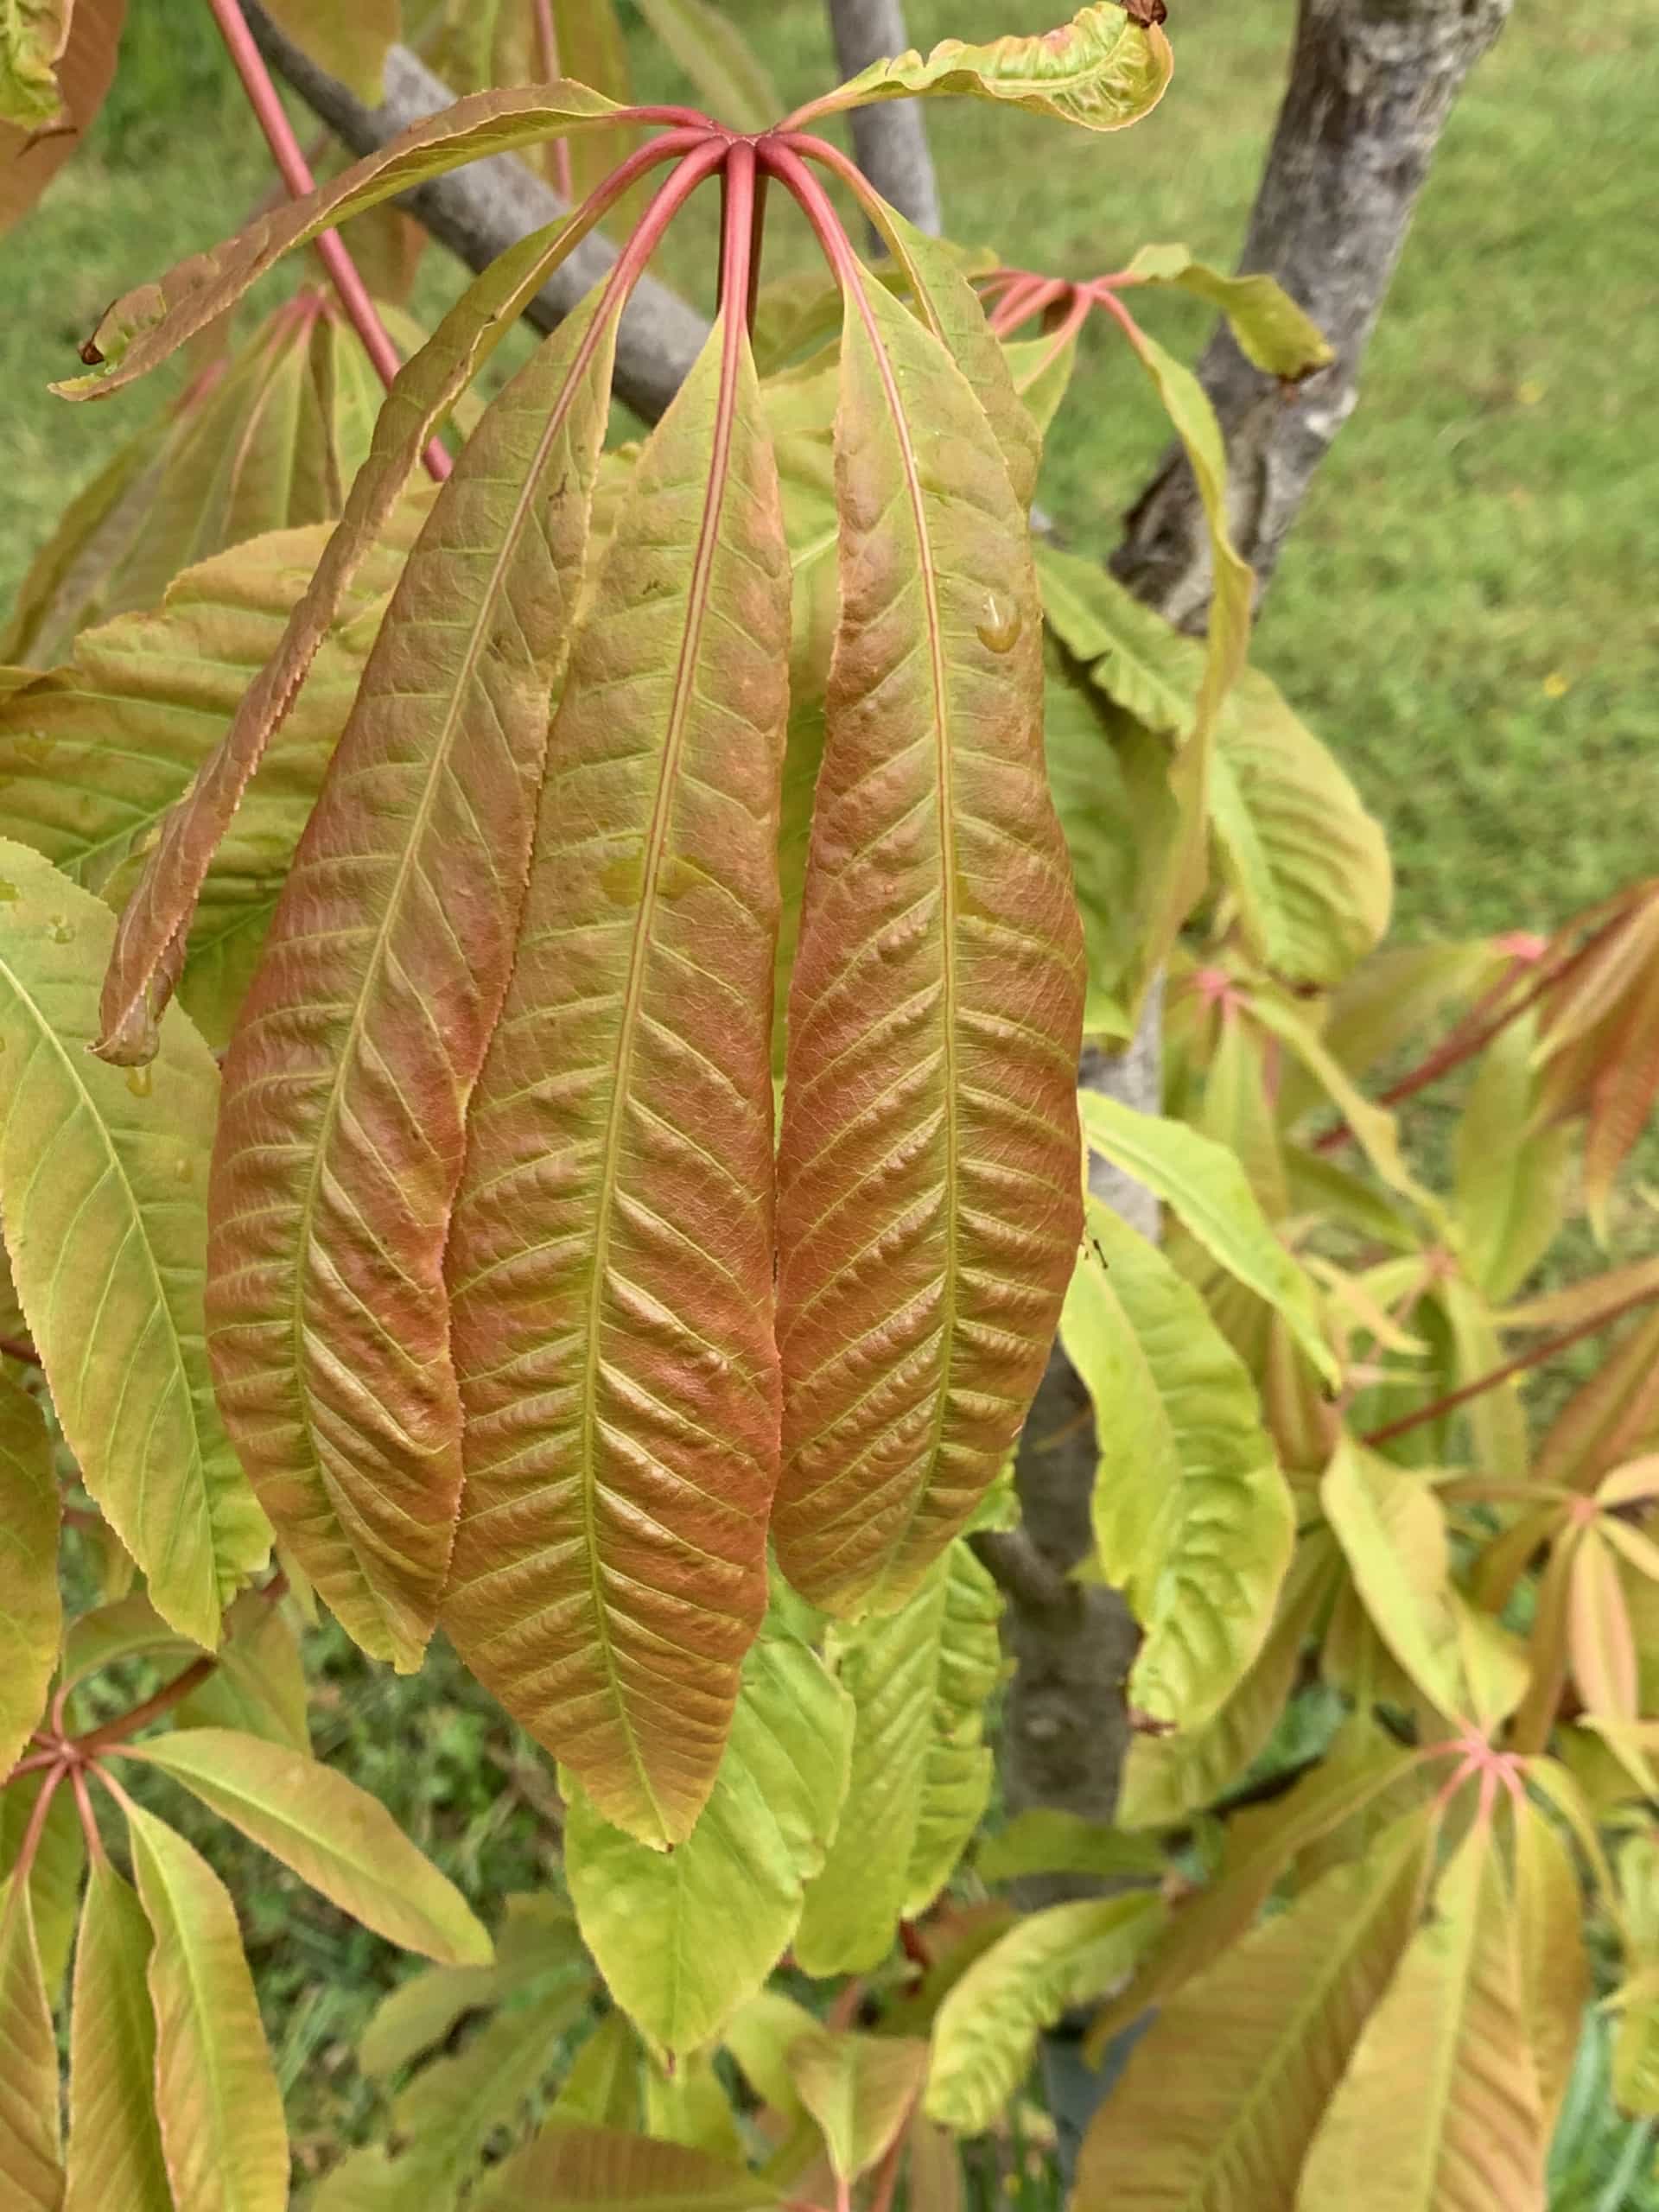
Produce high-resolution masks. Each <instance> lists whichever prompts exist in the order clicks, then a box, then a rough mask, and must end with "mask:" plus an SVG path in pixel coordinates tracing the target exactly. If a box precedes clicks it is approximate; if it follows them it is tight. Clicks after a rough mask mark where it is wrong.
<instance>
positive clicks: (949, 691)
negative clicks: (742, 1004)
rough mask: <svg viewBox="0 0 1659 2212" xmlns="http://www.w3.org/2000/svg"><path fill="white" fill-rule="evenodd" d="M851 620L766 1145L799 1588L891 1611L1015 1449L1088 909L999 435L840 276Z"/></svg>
mask: <svg viewBox="0 0 1659 2212" xmlns="http://www.w3.org/2000/svg"><path fill="white" fill-rule="evenodd" d="M836 472H837V483H838V486H839V489H840V498H841V512H842V542H841V563H842V620H841V629H840V632H839V635H838V637H837V639H836V649H835V657H834V660H833V663H832V666H831V671H830V682H829V701H828V709H827V724H826V733H825V741H824V751H823V766H822V768H821V770H820V772H819V776H818V784H817V810H816V813H815V816H814V819H813V826H812V841H811V846H810V852H809V855H808V861H807V874H806V887H805V895H804V906H803V912H802V917H801V929H800V941H799V946H798V951H797V955H796V961H795V969H794V975H793V977H792V980H791V993H790V1007H789V1054H788V1070H787V1077H786V1081H785V1092H784V1109H783V1128H782V1136H781V1141H780V1151H779V1169H778V1173H779V1340H780V1344H781V1346H782V1351H783V1357H784V1372H785V1437H784V1448H785V1472H784V1479H783V1482H782V1484H781V1486H780V1489H779V1499H778V1505H777V1509H776V1511H775V1513H774V1517H773V1535H774V1539H775V1541H776V1543H777V1546H778V1554H779V1562H780V1564H781V1566H782V1567H783V1569H784V1572H785V1574H786V1575H787V1576H788V1578H789V1580H791V1582H792V1583H793V1584H794V1585H795V1586H796V1587H797V1588H798V1589H799V1590H800V1591H801V1592H802V1593H803V1595H804V1596H805V1597H807V1598H809V1599H811V1600H812V1602H813V1603H814V1604H817V1605H823V1606H825V1607H827V1608H834V1609H835V1610H836V1611H843V1612H849V1613H851V1612H855V1611H858V1610H859V1609H861V1607H863V1606H864V1605H868V1604H872V1603H874V1604H875V1605H878V1606H879V1607H881V1608H884V1609H887V1610H892V1609H893V1608H894V1607H895V1606H897V1605H900V1604H902V1603H903V1602H904V1600H905V1599H906V1597H907V1596H908V1595H909V1594H910V1592H912V1591H913V1590H914V1588H915V1587H916V1586H917V1584H918V1581H919V1580H920V1579H921V1577H922V1576H923V1575H924V1574H925V1572H926V1570H927V1567H928V1566H929V1564H930V1563H931V1560H933V1559H935V1558H936V1557H937V1556H938V1554H939V1553H940V1551H941V1550H943V1548H944V1546H945V1544H946V1543H947V1542H948V1541H950V1537H951V1536H952V1535H955V1534H956V1532H957V1530H958V1529H960V1528H961V1527H962V1526H963V1522H965V1521H966V1520H967V1518H968V1516H969V1514H970V1513H971V1511H972V1510H973V1508H974V1505H975V1503H976V1501H977V1500H978V1498H979V1497H981V1496H982V1493H983V1492H984V1491H985V1490H986V1489H987V1488H988V1485H989V1484H990V1483H991V1482H992V1481H993V1480H994V1479H995V1476H996V1473H997V1471H998V1470H999V1469H1000V1467H1001V1464H1002V1461H1003V1459H1004V1458H1005V1456H1006V1454H1007V1449H1008V1447H1009V1446H1010V1445H1011V1444H1012V1442H1013V1440H1014V1435H1015V1433H1017V1431H1018V1428H1019V1426H1020V1421H1021V1420H1022V1419H1023V1418H1024V1415H1025V1413H1026V1410H1027V1406H1028V1405H1029V1403H1030V1400H1031V1396H1032V1394H1033V1391H1034V1389H1035V1388H1036V1385H1037V1382H1038V1379H1039V1376H1040V1374H1041V1372H1042V1367H1043V1363H1044V1360H1045V1359H1046V1356H1047V1350H1048V1345H1049V1343H1050V1341H1051V1338H1052V1330H1053V1325H1054V1321H1055V1319H1056V1317H1057V1314H1058V1306H1059V1304H1060V1301H1061V1300H1062V1299H1063V1297H1064V1294H1065V1279H1066V1276H1067V1274H1069V1272H1070V1269H1071V1259H1072V1255H1073V1253H1074V1252H1075V1249H1076V1242H1077V1206H1078V1173H1077V1153H1076V1149H1075V1146H1076V1109H1075V1104H1074V1103H1073V1102H1074V1097H1075V1081H1076V1063H1077V1044H1078V1039H1079V1034H1080V1029H1081V1020H1082V995H1083V959H1082V944H1081V933H1080V931H1079V927H1078V923H1077V910H1076V906H1075V903H1074V901H1073V899H1072V894H1071V873H1070V869H1069V867H1068V865H1067V861H1066V855H1065V843H1064V841H1063V839H1062V837H1061V835H1060V830H1059V825H1058V821H1057V819H1056V817H1055V814H1054V810H1053V805H1052V801H1051V799H1050V798H1049V793H1048V788H1047V782H1046V775H1045V772H1044V765H1043V754H1042V728H1041V708H1042V685H1041V676H1042V668H1041V639H1040V620H1039V609H1038V602H1037V596H1036V587H1035V581H1034V576H1033V570H1032V568H1031V563H1030V554H1029V547H1028V538H1027V530H1026V524H1025V518H1024V515H1023V512H1021V509H1020V505H1019V502H1018V499H1016V497H1015V495H1014V491H1013V489H1012V487H1011V486H1010V482H1009V478H1008V474H1007V467H1006V465H1005V462H1004V460H1003V456H1002V453H1001V448H1000V447H999V444H998V442H997V440H996V437H995V433H994V431H993V430H992V428H991V425H990V424H989V423H988V420H987V418H986V416H985V415H984V414H983V412H982V410H981V408H980V406H979V404H978V403H977V401H976V398H975V396H974V394H973V392H972V391H971V390H970V389H969V385H968V384H967V383H966V382H965V380H964V379H963V376H962V374H961V372H960V371H959V370H957V368H956V366H955V365H954V364H953V363H952V361H951V360H950V357H949V355H948V354H947V353H946V352H945V350H944V347H943V346H941V344H940V343H939V341H938V340H937V339H936V338H935V337H934V336H933V335H932V334H931V333H930V332H929V331H927V330H925V329H924V328H923V327H921V325H920V324H918V322H917V321H916V320H915V319H914V317H912V315H910V314H909V313H908V312H907V311H906V309H905V308H901V307H900V306H899V305H898V304H897V303H896V302H893V300H892V299H891V298H890V297H889V296H888V295H887V292H886V291H885V289H882V288H881V287H880V286H878V285H875V284H874V283H870V282H868V280H867V279H865V278H864V277H862V276H861V275H860V276H859V277H857V278H856V280H850V279H849V292H848V310H847V321H846V330H845V334H844V336H843V340H842V395H841V403H840V409H839V412H838V416H837V423H836Z"/></svg>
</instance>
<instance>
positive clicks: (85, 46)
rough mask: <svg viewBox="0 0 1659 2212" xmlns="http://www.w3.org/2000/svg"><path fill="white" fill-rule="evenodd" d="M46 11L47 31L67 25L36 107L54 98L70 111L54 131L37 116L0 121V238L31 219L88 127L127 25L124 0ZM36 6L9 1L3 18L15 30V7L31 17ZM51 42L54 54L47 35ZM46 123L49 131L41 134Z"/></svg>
mask: <svg viewBox="0 0 1659 2212" xmlns="http://www.w3.org/2000/svg"><path fill="white" fill-rule="evenodd" d="M44 4H45V10H46V12H45V17H44V20H45V22H46V24H47V25H48V27H49V26H50V25H51V22H52V19H53V16H54V14H55V15H56V16H59V17H60V19H63V18H67V22H68V40H67V44H65V45H63V46H62V47H61V48H60V50H59V51H58V52H56V53H54V55H53V57H52V63H51V68H50V77H51V89H50V90H49V91H48V90H44V89H41V90H40V91H39V92H38V95H37V101H36V105H38V102H39V99H53V100H54V104H55V105H58V106H59V107H60V109H61V110H64V111H67V117H66V118H65V120H64V121H62V122H61V123H59V124H55V125H53V124H51V123H50V118H48V117H45V116H41V115H38V114H37V115H36V116H35V117H34V118H29V117H28V116H26V115H22V114H18V115H15V116H13V117H9V118H0V232H3V231H8V230H10V227H11V226H12V225H13V224H14V223H15V222H16V220H17V219H18V217H19V216H20V215H23V214H26V213H28V212H29V209H30V208H31V207H33V206H34V205H35V201H36V200H38V199H39V198H40V196H41V193H42V192H44V191H45V189H46V188H47V186H48V184H50V182H51V181H52V179H53V178H54V176H55V175H57V172H58V171H59V169H60V168H62V166H63V164H64V163H65V162H67V160H68V158H69V156H70V155H71V154H73V152H74V151H75V149H77V147H79V145H80V144H81V143H82V142H83V140H84V139H85V137H86V133H87V131H88V130H90V129H91V128H92V119H93V118H94V117H95V116H96V115H97V113H98V111H99V108H101V107H102V106H103V105H104V95H105V92H108V91H109V89H110V81H111V78H113V76H114V75H115V58H116V51H117V49H118V47H119V45H120V43H121V27H122V24H123V23H124V22H125V20H126V13H127V9H126V0H68V4H67V6H66V5H65V4H64V0H44ZM39 6H40V0H8V4H7V7H6V15H7V16H8V17H10V18H12V19H13V22H12V26H11V28H12V29H13V30H14V31H15V30H16V29H17V28H18V26H17V24H16V16H17V14H18V10H19V8H20V7H27V8H28V9H29V13H30V14H31V15H36V14H37V13H38V10H39ZM26 35H27V34H26ZM48 36H49V37H50V41H51V43H52V44H53V45H54V47H56V46H57V40H56V37H55V36H54V35H51V33H50V30H49V28H48ZM8 43H10V41H8ZM13 52H14V54H15V52H16V48H15V47H14V48H13ZM36 84H37V86H39V77H38V73H37V74H36ZM12 105H14V106H15V105H16V103H15V100H14V102H13V103H12ZM43 124H46V125H48V127H47V128H45V129H42V125H43ZM37 132H38V133H39V134H40V135H39V136H36V133H37Z"/></svg>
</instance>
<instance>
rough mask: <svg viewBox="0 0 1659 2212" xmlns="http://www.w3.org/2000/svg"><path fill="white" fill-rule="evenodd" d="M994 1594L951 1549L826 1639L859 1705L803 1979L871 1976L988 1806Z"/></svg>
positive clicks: (811, 1903)
mask: <svg viewBox="0 0 1659 2212" xmlns="http://www.w3.org/2000/svg"><path fill="white" fill-rule="evenodd" d="M1000 1612H1001V1604H1000V1602H999V1599H998V1597H997V1592H996V1586H995V1583H993V1582H992V1580H991V1579H990V1577H989V1575H988V1574H987V1573H986V1572H985V1570H984V1568H983V1567H981V1565H980V1564H979V1562H978V1560H976V1558H975V1557H974V1555H973V1554H972V1552H971V1551H969V1549H968V1548H967V1546H966V1545H965V1544H963V1543H962V1542H960V1541H958V1542H957V1543H954V1544H952V1545H951V1547H950V1550H949V1551H948V1552H947V1553H946V1554H945V1555H944V1558H943V1559H942V1560H939V1561H938V1563H937V1565H936V1566H935V1567H933V1568H932V1570H931V1573H929V1575H928V1577H927V1580H925V1582H924V1583H923V1584H922V1586H921V1587H920V1589H919V1590H918V1592H916V1594H915V1596H914V1597H913V1598H912V1599H910V1601H909V1603H908V1604H907V1605H904V1606H903V1607H902V1608H901V1609H900V1610H899V1611H898V1612H896V1613H888V1614H878V1615H874V1616H872V1617H870V1618H868V1619H866V1620H865V1621H863V1622H861V1623H860V1624H858V1625H857V1626H856V1627H854V1628H851V1629H849V1630H847V1631H846V1632H845V1633H844V1634H842V1635H836V1636H835V1637H832V1640H831V1644H830V1656H831V1657H832V1659H833V1661H834V1663H835V1666H836V1673H837V1675H838V1676H839V1679H840V1681H841V1685H842V1688H843V1689H844V1690H846V1691H847V1692H848V1694H849V1695H850V1697H851V1698H852V1700H853V1708H854V1713H855V1720H854V1724H853V1761H852V1778H851V1781H850V1783H849V1788H848V1803H849V1808H856V1810H855V1814H852V1815H849V1818H848V1819H847V1820H846V1821H843V1822H842V1827H841V1828H840V1830H839V1831H838V1833H837V1835H836V1842H835V1844H834V1845H833V1847H831V1849H830V1853H829V1859H828V1860H827V1861H826V1863H825V1866H824V1868H823V1872H822V1873H821V1874H819V1875H818V1876H817V1878H816V1879H815V1880H814V1881H812V1882H811V1883H810V1885H808V1888H807V1892H806V1909H805V1910H804V1913H803V1915H802V1916H801V1924H800V1928H799V1929H798V1932H797V1935H796V1937H795V1955H796V1957H797V1959H798V1961H799V1962H800V1964H801V1966H802V1967H803V1969H804V1971H805V1972H806V1973H808V1974H821V1975H822V1974H841V1973H851V1972H858V1973H861V1972H867V1971H868V1970H869V1969H870V1968H872V1967H877V1966H879V1965H880V1963H881V1961H882V1960H883V1959H884V1958H885V1957H886V1956H887V1953H888V1951H889V1950H890V1949H891V1948H892V1947H893V1938H894V1934H895V1930H896V1928H897V1924H898V1922H899V1916H900V1915H901V1914H902V1915H906V1916H914V1915H915V1914H917V1913H918V1912H923V1911H925V1910H926V1908H927V1907H928V1906H929V1905H930V1904H932V1902H933V1900H934V1898H935V1897H937V1896H938V1893H939V1891H940V1890H941V1889H943V1888H944V1885H945V1883H946V1882H947V1881H948V1880H949V1879H950V1874H951V1872H952V1871H953V1870H954V1868H955V1866H956V1863H957V1859H959V1858H960V1857H961V1855H962V1853H963V1849H964V1848H965V1847H966V1846H967V1843H968V1840H969V1837H970V1836H971V1835H972V1834H973V1832H974V1829H975V1827H976V1826H977V1824H978V1821H979V1818H980V1815H982V1813H983V1811H984V1809H985V1805H986V1801H987V1799H988V1796H989V1795H990V1788H991V1754H990V1751H989V1749H988V1746H987V1745H986V1744H985V1741H984V1715H985V1703H986V1700H987V1699H988V1697H989V1695H990V1694H991V1691H992V1689H993V1688H995V1683H996V1680H997V1677H998V1675H999V1673H1000V1672H1001V1652H1000V1649H999V1646H998V1640H997V1619H998V1616H999V1614H1000Z"/></svg>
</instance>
